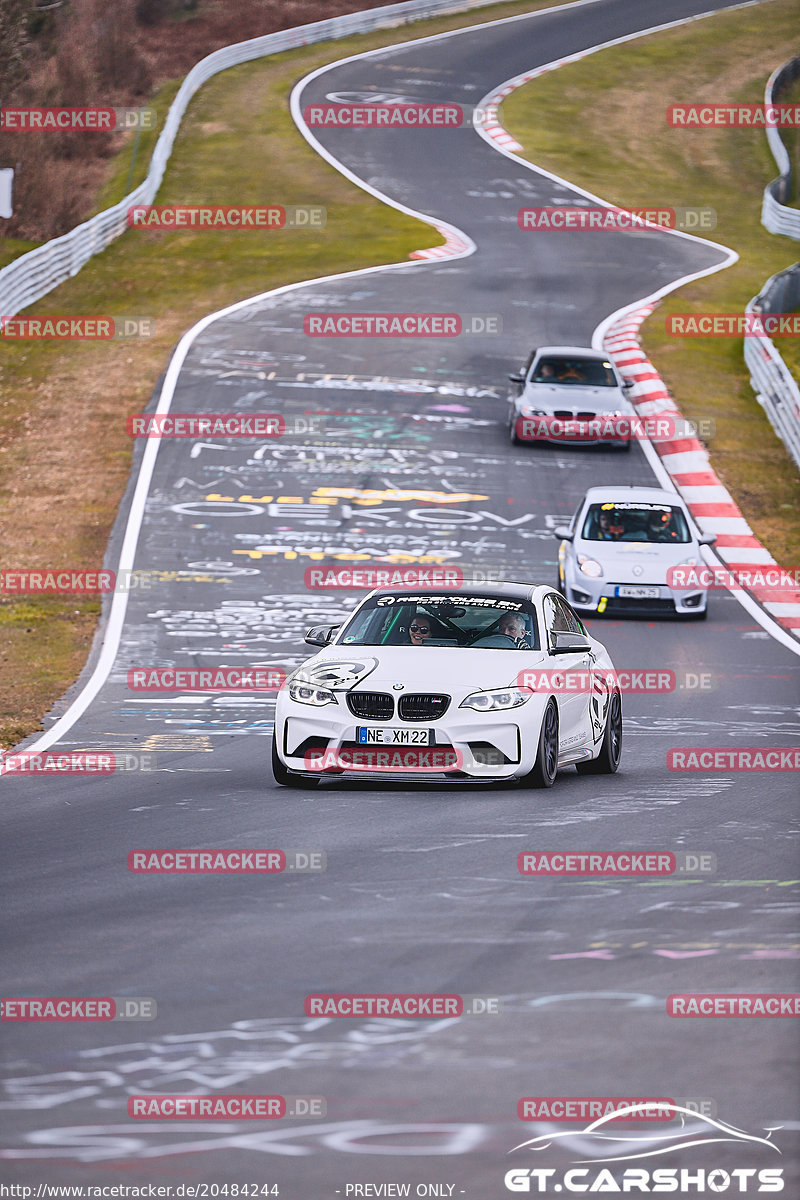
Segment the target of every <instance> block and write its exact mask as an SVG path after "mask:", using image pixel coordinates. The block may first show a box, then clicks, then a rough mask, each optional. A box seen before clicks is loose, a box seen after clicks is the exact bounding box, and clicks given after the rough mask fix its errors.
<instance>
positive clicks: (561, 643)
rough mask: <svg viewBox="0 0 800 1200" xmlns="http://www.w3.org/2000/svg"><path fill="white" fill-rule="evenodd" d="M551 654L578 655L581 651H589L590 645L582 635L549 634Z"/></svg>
mask: <svg viewBox="0 0 800 1200" xmlns="http://www.w3.org/2000/svg"><path fill="white" fill-rule="evenodd" d="M549 641H550V653H551V654H579V653H580V652H581V651H582V650H591V648H592V644H591V642H590V641H589V639H588V638H586V637H584V636H583V634H582V633H551V634H550V638H549Z"/></svg>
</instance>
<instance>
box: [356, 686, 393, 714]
mask: <svg viewBox="0 0 800 1200" xmlns="http://www.w3.org/2000/svg"><path fill="white" fill-rule="evenodd" d="M347 707H348V708H349V709H350V712H351V713H352V714H353V716H354V717H361V719H362V720H363V721H390V720H391V718H392V717H393V716H394V696H390V695H389V693H388V692H348V693H347Z"/></svg>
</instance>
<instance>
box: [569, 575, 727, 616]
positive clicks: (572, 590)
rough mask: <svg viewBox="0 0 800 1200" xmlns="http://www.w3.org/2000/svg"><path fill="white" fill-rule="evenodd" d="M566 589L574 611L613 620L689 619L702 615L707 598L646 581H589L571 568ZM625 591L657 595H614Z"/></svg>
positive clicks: (696, 593)
mask: <svg viewBox="0 0 800 1200" xmlns="http://www.w3.org/2000/svg"><path fill="white" fill-rule="evenodd" d="M566 587H567V600H569V602H570V604H571V605H572V606H573V608H576V609H577V610H578V611H580V612H583V613H594V614H600V615H605V616H617V617H619V616H642V617H651V616H652V617H655V616H662V617H669V616H673V617H680V616H691V615H692V614H695V613H700V612H704V611H705V608H706V601H707V595H708V594H707V592H706V590H705V589H698V590H697V591H693V592H687V591H686V590H680V591H678V590H676V589H674V588H671V587H670V586H669V585H668V584H666V583H650V582H648V581H647V580H638V579H637V580H629V581H627V582H622V581H617V580H612V579H605V578H601V579H591V578H590V577H589V576H587V575H583V574H582V573H581V572H580V571H578V570H576V569H575V567H574V565H572V564H570V566H569V567H568V569H567V571H566ZM628 587H646V588H656V589H657V590H658V595H657V596H653V597H641V598H637V597H635V596H620V595H619V594H618V589H619V588H628ZM604 601H605V603H603V602H604Z"/></svg>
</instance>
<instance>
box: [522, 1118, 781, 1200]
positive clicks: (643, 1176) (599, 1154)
mask: <svg viewBox="0 0 800 1200" xmlns="http://www.w3.org/2000/svg"><path fill="white" fill-rule="evenodd" d="M644 1105H653V1107H654V1111H658V1112H659V1113H660V1114H661V1116H660V1118H655V1119H661V1120H669V1118H670V1117H673V1118H677V1122H678V1123H676V1122H675V1121H674V1120H673V1123H672V1127H671V1128H670V1129H668V1130H667V1131H665V1130H664V1129H663V1126H662V1127H661V1129H660V1130H659V1131H658V1132H656V1131H651V1130H650V1129H648V1128H641V1127H640V1128H638V1129H630V1128H624V1127H623V1122H625V1121H628V1122H630V1120H631V1119H632V1118H638V1119H639V1120H642V1116H641V1114H642V1109H643V1106H644ZM549 1119H550V1120H552V1119H553V1118H552V1117H550V1118H549ZM778 1128H780V1126H778ZM764 1132H765V1133H766V1135H767V1136H766V1137H762V1136H759V1135H756V1134H752V1133H747V1132H745V1131H744V1130H743V1129H741V1128H738V1127H736V1126H733V1125H729V1124H727V1122H725V1121H721V1120H718V1119H716V1118H714V1117H711V1116H707V1115H706V1114H704V1113H699V1112H698V1111H697V1110H696V1109H693V1108H690V1107H687V1106H686V1105H684V1104H679V1103H676V1102H674V1101H671V1100H658V1101H642V1100H632V1101H631V1102H630V1104H629V1105H628V1106H626V1107H621V1108H615V1109H614V1111H611V1112H608V1113H606V1114H604V1115H603V1116H601V1117H598V1118H597V1120H595V1121H592V1122H591V1124H589V1125H586V1126H585V1127H584V1128H582V1129H580V1130H565V1131H563V1132H561V1131H557V1132H549V1133H545V1134H541V1135H539V1136H538V1137H533V1138H529V1139H528V1140H527V1141H524V1142H521V1143H520V1144H519V1145H518V1146H514V1147H513V1149H512V1150H510V1151H509V1153H510V1154H514V1153H516V1152H518V1151H521V1150H526V1151H529V1152H535V1153H536V1158H537V1159H538V1160H539V1161H541V1153H542V1152H543V1151H550V1152H551V1153H558V1152H559V1151H561V1152H563V1151H564V1150H568V1149H570V1148H572V1147H574V1146H580V1153H581V1157H580V1159H579V1160H577V1161H576V1160H575V1159H573V1163H572V1165H570V1166H569V1167H562V1168H559V1167H541V1166H538V1165H537V1166H535V1167H524V1166H519V1167H512V1168H511V1170H508V1171H506V1172H505V1175H504V1179H503V1182H504V1184H505V1187H506V1190H507V1191H509V1192H528V1193H530V1192H535V1193H538V1194H540V1195H541V1194H545V1193H547V1194H551V1195H552V1194H555V1193H558V1192H560V1193H562V1194H563V1193H564V1192H567V1193H581V1194H584V1193H587V1192H588V1193H592V1194H593V1193H595V1192H614V1193H617V1194H620V1193H624V1194H627V1195H630V1194H633V1193H639V1194H645V1195H649V1194H653V1193H662V1192H674V1193H676V1194H680V1195H681V1196H686V1195H692V1194H694V1193H701V1194H702V1193H705V1192H708V1193H711V1194H713V1195H719V1194H721V1193H726V1192H727V1193H731V1194H735V1195H741V1194H743V1193H746V1192H760V1193H767V1192H781V1191H783V1187H784V1180H783V1168H782V1167H759V1166H758V1165H756V1166H745V1167H737V1168H731V1167H726V1168H722V1167H716V1166H713V1165H711V1166H709V1165H708V1163H709V1159H708V1155H707V1154H706V1156H705V1157H704V1159H703V1161H704V1164H705V1165H704V1166H702V1167H694V1166H682V1167H672V1166H669V1167H662V1166H655V1165H653V1161H652V1160H653V1159H654V1158H655V1157H657V1156H659V1155H666V1154H672V1153H674V1152H675V1151H681V1152H684V1154H685V1155H687V1156H688V1155H689V1153H690V1152H692V1153H693V1152H694V1151H695V1150H696V1149H697V1148H698V1147H701V1146H708V1147H713V1148H714V1149H716V1148H718V1147H719V1145H720V1144H723V1143H727V1144H728V1145H729V1146H730V1145H737V1146H738V1147H739V1148H740V1149H741V1151H742V1152H743V1153H745V1152H746V1153H747V1155H748V1159H749V1161H750V1162H752V1161H753V1157H754V1154H755V1153H756V1152H757V1153H758V1156H759V1158H763V1157H764V1154H765V1153H766V1154H777V1155H780V1153H781V1151H780V1150H779V1148H778V1146H777V1145H776V1144H775V1143H774V1142H773V1141H772V1140H771V1137H772V1134H773V1132H774V1129H768V1130H765V1131H764ZM609 1142H613V1148H609ZM595 1146H596V1157H590V1155H591V1154H592V1149H593V1148H594V1147H595ZM637 1159H644V1160H647V1162H646V1165H644V1166H629V1165H628V1164H629V1163H631V1162H633V1161H635V1160H637ZM684 1161H685V1159H684ZM728 1161H730V1160H728ZM755 1161H756V1163H758V1159H756V1160H755ZM609 1162H613V1164H614V1168H613V1170H612V1169H611V1168H610V1167H609V1166H608V1165H605V1164H608V1163H609ZM711 1162H712V1163H713V1159H712V1160H711ZM617 1164H619V1165H617Z"/></svg>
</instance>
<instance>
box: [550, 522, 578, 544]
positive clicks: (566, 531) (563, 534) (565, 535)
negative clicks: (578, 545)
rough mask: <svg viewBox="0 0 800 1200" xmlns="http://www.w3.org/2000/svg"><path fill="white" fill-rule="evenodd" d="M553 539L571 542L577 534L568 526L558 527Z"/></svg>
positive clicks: (554, 531)
mask: <svg viewBox="0 0 800 1200" xmlns="http://www.w3.org/2000/svg"><path fill="white" fill-rule="evenodd" d="M553 537H557V538H559V539H560V540H561V541H562V542H571V541H572V539H573V538H574V537H575V534H574V533H573V532H572V530H571V529H570V528H569V527H568V526H567V525H557V526H556V528H555V529H554V530H553Z"/></svg>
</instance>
